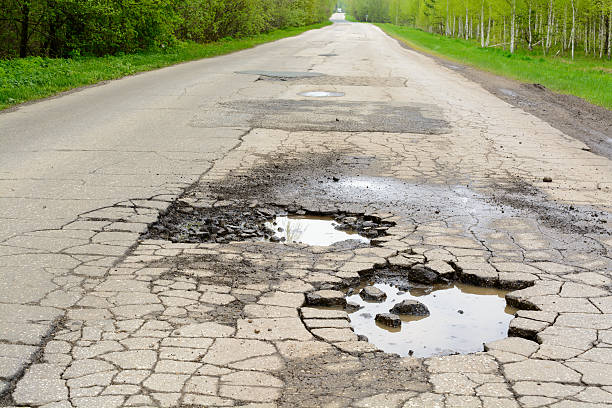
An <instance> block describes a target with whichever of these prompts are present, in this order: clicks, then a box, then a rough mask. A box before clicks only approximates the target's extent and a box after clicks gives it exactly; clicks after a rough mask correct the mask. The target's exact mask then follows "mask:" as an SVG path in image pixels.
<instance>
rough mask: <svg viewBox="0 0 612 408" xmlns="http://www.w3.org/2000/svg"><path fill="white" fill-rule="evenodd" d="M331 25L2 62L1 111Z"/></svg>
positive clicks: (0, 84)
mask: <svg viewBox="0 0 612 408" xmlns="http://www.w3.org/2000/svg"><path fill="white" fill-rule="evenodd" d="M329 24H331V23H329V22H324V23H320V24H314V25H310V26H305V27H293V28H287V29H283V30H275V31H272V32H269V33H266V34H260V35H257V36H253V37H247V38H239V39H228V40H223V41H218V42H214V43H208V44H197V43H193V42H184V43H180V44H179V45H177V46H176V47H173V48H171V49H168V50H153V51H147V52H142V53H137V54H127V55H117V56H107V57H101V58H98V57H80V58H74V59H65V58H42V57H28V58H20V59H13V60H0V110H2V109H6V108H9V107H11V106H14V105H17V104H20V103H23V102H27V101H31V100H35V99H40V98H45V97H48V96H52V95H55V94H57V93H60V92H64V91H68V90H70V89H73V88H78V87H81V86H86V85H92V84H95V83H98V82H100V81H105V80H110V79H117V78H121V77H124V76H127V75H132V74H135V73H138V72H143V71H150V70H154V69H157V68H162V67H167V66H169V65H174V64H177V63H180V62H186V61H193V60H197V59H202V58H209V57H215V56H218V55H223V54H229V53H231V52H234V51H240V50H244V49H246V48H251V47H254V46H256V45H259V44H263V43H266V42H270V41H275V40H279V39H281V38H286V37H292V36H295V35H298V34H301V33H303V32H305V31H308V30H312V29H316V28H322V27H324V26H327V25H329Z"/></svg>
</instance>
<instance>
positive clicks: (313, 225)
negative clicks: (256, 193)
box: [145, 201, 395, 246]
mask: <svg viewBox="0 0 612 408" xmlns="http://www.w3.org/2000/svg"><path fill="white" fill-rule="evenodd" d="M393 225H395V224H394V223H393V222H387V221H383V220H381V219H380V218H378V217H376V216H364V215H360V214H348V213H341V212H337V213H332V214H329V213H327V214H325V213H323V214H322V213H315V212H312V211H306V210H304V209H301V208H298V207H294V206H275V205H269V206H253V205H252V204H251V205H249V204H248V203H245V202H229V201H228V202H222V201H219V202H216V203H215V204H212V205H210V206H192V205H190V204H188V203H186V202H184V201H178V202H176V203H174V204H173V205H172V206H171V207H170V208H169V209H168V210H167V211H166V213H165V214H164V215H163V216H162V217H160V219H159V221H157V222H156V223H155V224H153V225H151V227H150V228H149V231H148V232H147V233H146V234H145V238H152V239H164V240H169V241H172V242H185V243H200V242H215V243H228V242H237V241H272V242H285V243H302V244H307V245H318V246H328V245H333V244H334V243H337V242H341V241H347V240H356V241H358V242H360V243H365V244H369V243H370V239H374V238H379V237H382V236H384V235H385V234H386V231H387V229H388V228H390V227H391V226H393Z"/></svg>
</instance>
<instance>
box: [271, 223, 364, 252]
mask: <svg viewBox="0 0 612 408" xmlns="http://www.w3.org/2000/svg"><path fill="white" fill-rule="evenodd" d="M265 226H266V227H267V228H268V229H270V230H272V231H274V235H273V236H272V237H271V238H270V239H269V240H271V241H276V242H286V243H297V244H306V245H317V246H329V245H333V244H335V243H336V242H342V241H347V240H357V241H359V242H363V243H366V244H369V243H370V240H369V239H368V238H366V237H364V236H362V235H360V234H359V233H357V231H355V230H352V229H347V228H344V229H343V230H340V229H339V228H342V226H341V225H340V224H339V223H338V222H336V221H335V220H334V218H333V217H319V216H284V217H276V218H275V219H274V221H268V222H266V224H265Z"/></svg>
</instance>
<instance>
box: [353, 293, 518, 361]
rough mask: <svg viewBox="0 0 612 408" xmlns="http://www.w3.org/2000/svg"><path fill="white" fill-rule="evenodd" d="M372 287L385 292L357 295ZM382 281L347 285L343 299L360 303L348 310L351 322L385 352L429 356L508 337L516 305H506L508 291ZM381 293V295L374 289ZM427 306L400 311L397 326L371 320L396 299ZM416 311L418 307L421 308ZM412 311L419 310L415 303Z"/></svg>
mask: <svg viewBox="0 0 612 408" xmlns="http://www.w3.org/2000/svg"><path fill="white" fill-rule="evenodd" d="M371 286H373V287H375V288H377V289H379V290H380V291H382V292H384V295H386V297H385V298H384V299H379V300H378V301H376V300H373V299H371V298H370V299H364V297H363V296H364V295H363V294H361V295H360V291H363V289H364V288H366V287H371ZM405 286H406V285H401V289H404V290H401V289H399V288H398V286H397V285H395V284H390V283H387V282H380V281H379V282H378V283H373V282H371V281H370V282H366V283H363V284H362V285H361V286H360V287H359V288H356V289H354V290H350V291H349V294H348V296H347V301H349V302H353V303H356V304H358V305H359V306H360V307H361V308H360V309H359V310H355V309H353V310H354V311H353V312H349V313H350V319H351V326H352V327H353V329H354V331H355V333H356V334H358V335H364V336H366V337H367V338H368V341H369V342H370V343H372V344H374V345H376V346H377V347H378V348H380V349H381V350H383V351H385V352H388V353H396V354H399V355H400V356H409V355H413V356H415V357H429V356H434V355H448V354H456V353H460V354H466V353H473V352H477V351H483V343H487V342H490V341H494V340H498V339H501V338H505V337H507V334H508V327H509V324H510V320H512V318H513V316H514V313H515V312H516V311H517V310H516V309H514V308H512V307H510V306H507V305H506V301H505V299H504V296H505V294H506V293H507V292H508V291H504V290H499V289H493V288H484V287H479V286H472V285H467V284H463V283H448V284H442V283H441V284H434V285H431V286H425V285H418V284H409V286H410V288H407V287H405ZM378 294H379V296H380V297H381V298H382V297H383V295H381V294H380V292H378ZM403 301H407V302H406V303H404V305H405V307H406V306H408V307H410V306H412V309H413V311H415V310H414V309H415V308H414V305H417V303H416V302H413V301H417V302H419V303H420V304H422V305H424V306H425V307H426V308H427V309H428V313H429V314H427V311H425V312H424V315H423V314H422V315H408V314H399V313H398V315H399V317H400V319H401V326H400V327H391V326H389V325H386V324H382V323H380V322H377V321H376V316H377V315H378V314H388V313H390V311H391V309H393V307H394V306H395V305H397V304H400V303H402V302H403ZM420 311H421V312H422V313H423V309H422V308H421V309H420ZM416 312H417V313H418V312H419V310H418V308H417V310H416Z"/></svg>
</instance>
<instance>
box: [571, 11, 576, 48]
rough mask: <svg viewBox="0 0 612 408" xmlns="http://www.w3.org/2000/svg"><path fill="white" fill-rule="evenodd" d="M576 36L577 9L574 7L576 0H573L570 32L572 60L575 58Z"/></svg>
mask: <svg viewBox="0 0 612 408" xmlns="http://www.w3.org/2000/svg"><path fill="white" fill-rule="evenodd" d="M575 36H576V9H575V8H574V0H572V33H571V34H570V41H571V43H572V60H573V59H574V42H575Z"/></svg>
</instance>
